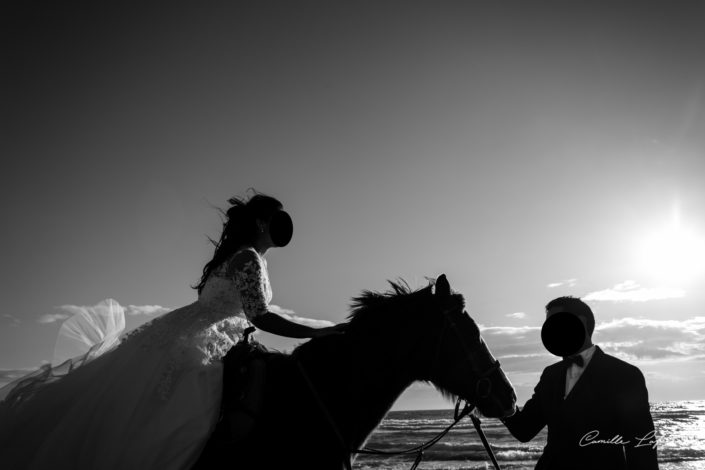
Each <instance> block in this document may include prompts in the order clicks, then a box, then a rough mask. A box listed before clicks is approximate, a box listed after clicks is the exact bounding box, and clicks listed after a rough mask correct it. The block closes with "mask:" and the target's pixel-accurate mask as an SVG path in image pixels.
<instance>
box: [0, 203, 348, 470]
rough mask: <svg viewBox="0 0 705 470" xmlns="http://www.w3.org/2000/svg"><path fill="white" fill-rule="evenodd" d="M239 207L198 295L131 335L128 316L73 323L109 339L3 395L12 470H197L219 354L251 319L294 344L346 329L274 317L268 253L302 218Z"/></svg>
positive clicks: (1, 432) (212, 410) (0, 432)
mask: <svg viewBox="0 0 705 470" xmlns="http://www.w3.org/2000/svg"><path fill="white" fill-rule="evenodd" d="M229 202H230V204H231V207H230V208H229V209H228V210H227V211H226V216H227V218H226V221H225V223H224V226H223V232H222V235H221V237H220V240H219V241H218V242H217V243H215V253H214V255H213V259H211V260H210V261H209V262H208V263H207V264H206V265H205V267H204V268H203V275H202V277H201V280H200V282H199V284H198V285H197V286H196V287H195V288H196V289H197V290H198V300H196V301H195V302H193V303H192V304H189V305H186V306H184V307H181V308H179V309H176V310H173V311H171V312H169V313H168V314H165V315H163V316H161V317H159V318H156V319H154V320H152V321H151V322H149V323H147V324H145V325H143V326H141V327H139V328H137V329H136V330H134V331H131V332H129V333H128V334H126V335H120V333H121V331H120V330H121V328H124V318H122V319H121V320H122V322H121V321H120V319H118V320H115V319H108V321H106V320H105V319H102V323H101V319H91V318H88V319H81V318H77V319H73V318H72V319H70V320H67V323H68V322H72V320H73V322H72V323H71V324H65V325H64V327H70V328H68V329H69V330H71V336H73V337H77V336H81V335H82V336H83V337H86V336H90V335H91V334H93V336H95V335H96V334H97V336H99V337H100V338H102V341H100V342H98V343H96V344H95V345H94V346H93V347H91V348H90V350H89V351H88V352H86V353H85V354H82V355H81V356H78V357H74V358H72V359H70V360H68V361H66V362H64V363H62V364H60V365H58V366H55V367H54V368H52V367H49V366H45V367H44V368H42V369H40V370H39V371H38V372H35V373H33V374H30V375H29V376H26V377H24V378H22V379H20V380H17V381H15V382H14V383H11V384H9V385H7V386H6V387H4V388H3V389H2V390H0V400H2V401H0V449H2V452H1V455H2V456H1V457H0V461H2V465H3V467H4V468H12V469H25V468H27V469H69V468H70V469H150V468H154V469H160V470H161V469H166V470H170V469H184V468H189V467H190V466H191V465H192V464H193V463H194V462H195V461H196V459H197V458H198V456H199V454H200V452H201V450H202V449H203V446H204V445H205V443H206V440H207V439H208V437H209V435H210V433H211V431H212V430H213V428H214V427H215V424H216V421H217V419H218V416H219V413H220V400H221V389H222V362H221V361H220V359H221V358H222V357H223V356H224V355H225V353H226V352H227V351H228V350H229V349H230V348H231V347H232V346H233V345H234V344H235V343H236V342H237V341H238V339H239V338H240V336H241V335H242V333H243V331H244V329H245V328H246V327H247V326H249V325H250V323H251V324H253V325H254V326H256V327H257V328H260V329H262V330H264V331H268V332H270V333H273V334H277V335H281V336H286V337H290V338H313V337H317V336H322V335H327V334H334V333H337V332H339V327H337V326H332V327H326V328H310V327H308V326H305V325H301V324H298V323H295V322H292V321H289V320H288V319H286V318H284V317H282V316H280V315H278V314H276V313H274V312H271V311H269V310H268V304H269V302H270V300H271V297H272V291H271V287H270V284H269V279H268V276H267V263H266V261H265V259H264V255H265V254H266V253H267V250H269V249H270V248H272V247H281V246H285V245H287V244H288V243H289V241H290V239H291V235H292V232H293V225H292V222H291V218H290V217H289V215H288V214H287V213H286V212H285V211H284V210H283V207H282V204H281V203H280V202H279V201H278V200H276V199H274V198H272V197H270V196H266V195H263V194H254V195H253V196H251V197H250V198H249V199H248V200H242V199H239V198H231V199H230V200H229ZM120 313H122V312H120ZM89 325H90V326H89ZM96 325H104V326H103V327H100V326H96ZM105 325H107V326H105ZM91 328H93V329H94V330H95V329H97V330H100V331H97V332H96V331H89V330H90V329H91ZM65 330H66V328H62V331H65ZM67 371H68V372H67Z"/></svg>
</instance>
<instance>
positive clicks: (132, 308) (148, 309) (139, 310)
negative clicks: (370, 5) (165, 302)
mask: <svg viewBox="0 0 705 470" xmlns="http://www.w3.org/2000/svg"><path fill="white" fill-rule="evenodd" d="M169 311H171V309H170V308H167V307H162V306H161V305H128V306H127V307H125V313H127V314H128V315H148V316H152V315H161V314H164V313H166V312H169Z"/></svg>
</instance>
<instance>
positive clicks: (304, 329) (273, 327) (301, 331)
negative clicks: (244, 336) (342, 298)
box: [250, 312, 340, 338]
mask: <svg viewBox="0 0 705 470" xmlns="http://www.w3.org/2000/svg"><path fill="white" fill-rule="evenodd" d="M250 321H251V322H252V324H253V325H255V326H256V327H257V328H259V329H260V330H264V331H266V332H268V333H272V334H275V335H279V336H286V337H288V338H316V337H318V336H325V335H328V334H331V333H336V332H339V331H340V326H327V327H323V328H312V327H310V326H306V325H302V324H300V323H296V322H293V321H291V320H288V319H286V318H284V317H282V316H281V315H278V314H276V313H274V312H267V313H264V314H261V315H257V316H256V317H254V318H252V319H251V320H250Z"/></svg>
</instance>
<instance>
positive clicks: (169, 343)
mask: <svg viewBox="0 0 705 470" xmlns="http://www.w3.org/2000/svg"><path fill="white" fill-rule="evenodd" d="M271 299H272V289H271V286H270V284H269V277H268V275H267V266H266V262H265V260H264V259H263V258H262V257H261V256H260V255H259V254H258V253H257V252H256V251H255V250H254V249H252V248H247V249H244V250H240V251H238V252H237V253H235V254H234V255H232V256H231V257H230V258H229V259H228V260H227V261H226V262H224V263H223V264H222V265H221V266H219V267H217V268H216V269H215V270H214V271H213V272H212V273H211V275H210V276H209V277H208V279H207V280H206V284H205V285H204V286H203V289H202V290H201V293H200V295H199V297H198V300H197V301H196V302H194V303H192V304H189V305H187V306H185V307H182V308H179V309H177V310H174V311H172V312H169V313H167V314H165V315H163V316H162V317H159V318H156V319H154V320H152V321H151V322H149V323H147V324H145V325H142V326H141V327H139V328H138V329H136V330H134V331H132V332H130V333H129V334H128V335H126V336H125V338H124V339H123V340H122V341H121V344H120V347H125V346H127V344H129V343H132V342H136V343H138V344H139V346H140V347H141V348H144V349H155V348H156V349H160V350H163V351H164V352H165V353H166V354H168V355H169V359H168V364H167V366H166V368H165V370H164V372H163V374H162V377H161V378H160V384H159V389H160V390H159V393H160V395H162V397H163V398H167V397H168V396H169V393H170V390H171V386H172V383H173V381H174V380H175V377H176V376H177V374H178V373H179V372H180V371H181V370H183V368H184V367H189V366H199V364H200V365H203V366H207V365H209V364H211V363H212V362H213V361H216V360H219V359H221V358H222V357H223V356H225V354H226V353H227V352H228V351H229V350H230V348H231V347H233V346H234V345H235V343H237V341H238V340H239V339H240V337H241V335H242V334H243V332H244V330H245V328H247V327H248V326H250V322H249V320H252V319H253V318H255V317H256V316H258V315H261V314H263V313H266V312H267V311H268V304H269V302H270V301H271Z"/></svg>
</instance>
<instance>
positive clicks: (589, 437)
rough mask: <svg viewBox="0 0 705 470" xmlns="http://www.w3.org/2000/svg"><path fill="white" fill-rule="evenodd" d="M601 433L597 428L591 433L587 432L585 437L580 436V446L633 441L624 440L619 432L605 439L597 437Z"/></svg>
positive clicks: (621, 443)
mask: <svg viewBox="0 0 705 470" xmlns="http://www.w3.org/2000/svg"><path fill="white" fill-rule="evenodd" d="M599 435H600V431H598V430H597V429H595V430H594V431H590V432H589V433H587V434H585V435H584V436H583V437H581V438H580V442H579V444H580V447H586V446H589V445H593V444H614V445H619V446H621V445H626V444H629V443H630V442H631V441H624V440H623V438H622V436H621V435H619V434H617V435H616V436H614V437H613V438H612V439H609V440H605V439H597V437H598V436H599Z"/></svg>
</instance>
